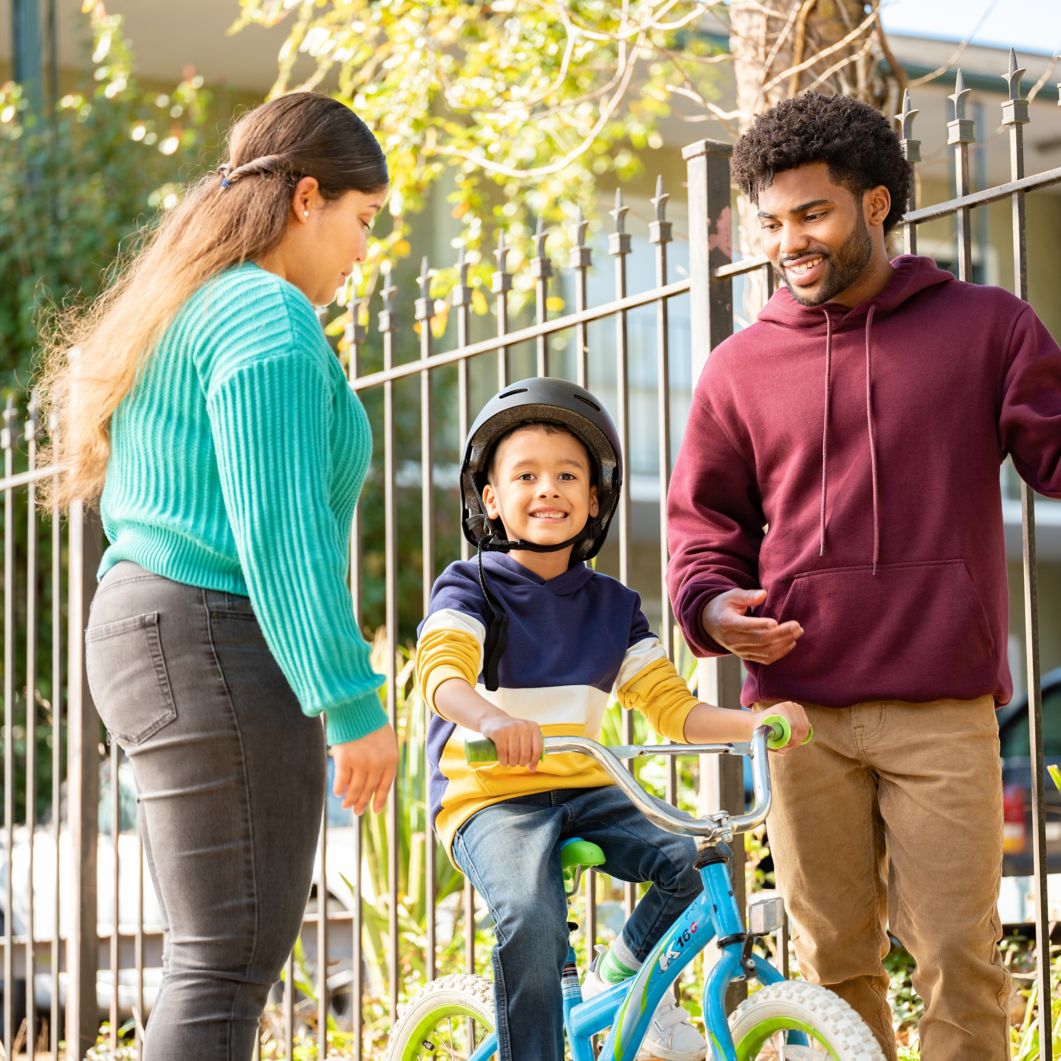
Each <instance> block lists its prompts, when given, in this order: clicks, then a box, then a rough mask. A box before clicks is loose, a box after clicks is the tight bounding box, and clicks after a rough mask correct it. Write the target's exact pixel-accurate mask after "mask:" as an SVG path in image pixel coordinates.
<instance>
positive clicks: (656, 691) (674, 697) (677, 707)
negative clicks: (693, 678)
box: [618, 656, 699, 741]
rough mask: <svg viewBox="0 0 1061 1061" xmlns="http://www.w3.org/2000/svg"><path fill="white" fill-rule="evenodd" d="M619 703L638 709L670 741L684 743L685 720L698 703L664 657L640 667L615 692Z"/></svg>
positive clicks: (627, 707)
mask: <svg viewBox="0 0 1061 1061" xmlns="http://www.w3.org/2000/svg"><path fill="white" fill-rule="evenodd" d="M618 697H619V703H620V704H622V705H623V707H625V708H626V709H627V710H634V709H636V710H638V711H640V712H641V714H643V715H644V716H645V718H647V719H648V722H649V725H651V726H652V728H653V729H654V730H655V731H656V732H657V733H659V734H662V735H663V736H664V737H670V739H671V740H676V741H684V740H685V720H686V719H687V718H688V717H689V713H690V712H691V711H692V709H693V708H694V707H696V705H697V703H698V702H699V701H698V700H697V699H696V697H695V696H693V694H692V693H691V692H689V686H687V685H686V684H685V682H684V680H683V679H682V676H681V675H680V674H679V673H678V672H677V671H676V670H675V669H674V664H673V663H671V661H670V660H669V659H667V658H666V656H664V657H663V658H662V659H655V660H653V661H652V662H651V663H649V664H647V665H646V666H644V667H642V668H641V669H640V670H639V671H638V672H637V673H636V674H635V675H634V676H633V677H632V678H630V680H629V681H627V682H626V683H625V684H624V685H622V686H621V687H620V688H619V689H618Z"/></svg>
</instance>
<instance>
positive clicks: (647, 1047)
mask: <svg viewBox="0 0 1061 1061" xmlns="http://www.w3.org/2000/svg"><path fill="white" fill-rule="evenodd" d="M599 961H600V956H599V955H598V956H597V958H596V960H595V961H594V962H593V965H592V966H590V969H589V972H587V973H586V975H585V978H584V979H583V981H582V997H583V998H593V997H594V996H595V995H599V994H600V993H601V992H602V991H607V990H608V988H610V987H615V986H616V985H615V984H606V983H605V982H604V981H603V980H602V979H601V978H600V976H599V975H598V973H597V964H598V962H599ZM637 1056H638V1061H647V1059H648V1058H660V1059H661V1061H704V1058H705V1057H706V1056H707V1043H706V1042H705V1041H704V1037H703V1036H702V1035H701V1034H700V1033H699V1032H698V1031H697V1030H696V1029H695V1028H694V1027H693V1026H692V1025H691V1024H690V1023H689V1015H688V1014H687V1013H686V1012H685V1010H684V1009H682V1008H681V1006H679V1005H678V1004H677V1003H676V1002H675V1001H674V995H672V994H671V992H670V991H667V992H666V993H665V994H664V996H663V998H662V999H661V1000H660V1003H659V1005H658V1006H657V1007H656V1012H655V1013H654V1014H653V1015H652V1022H651V1023H650V1024H649V1026H648V1033H647V1034H646V1035H645V1041H644V1042H643V1043H642V1044H641V1049H640V1050H639V1051H638V1053H637Z"/></svg>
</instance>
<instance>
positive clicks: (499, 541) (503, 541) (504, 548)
mask: <svg viewBox="0 0 1061 1061" xmlns="http://www.w3.org/2000/svg"><path fill="white" fill-rule="evenodd" d="M591 525H592V520H590V521H589V522H588V523H587V524H586V525H585V527H583V528H582V530H580V531H579V532H578V534H576V535H575V536H574V537H573V538H568V539H567V541H566V542H557V543H556V544H555V545H539V544H538V543H537V542H527V541H524V540H523V539H522V538H518V539H517V540H516V541H512V540H511V539H509V538H499V537H498V536H497V535H496V534H493V533H490V534H487V535H485V536H484V537H482V538H480V539H479V550H480V552H481V551H482V550H484V549H485V550H487V551H488V552H494V553H510V552H512V551H513V550H514V549H523V550H526V551H527V552H528V553H558V552H560V550H561V549H567V548H568V547H569V546H572V545H578V543H579V542H582V541H585V540H586V539H587V538H588V537H589V536H590V533H589V532H590V526H591Z"/></svg>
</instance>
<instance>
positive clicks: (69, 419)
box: [37, 92, 388, 507]
mask: <svg viewBox="0 0 1061 1061" xmlns="http://www.w3.org/2000/svg"><path fill="white" fill-rule="evenodd" d="M304 176H312V177H315V178H316V179H317V182H318V184H319V186H320V191H321V194H322V195H323V196H324V198H325V199H336V198H338V197H339V196H341V195H342V194H343V193H344V192H347V191H350V190H356V191H360V192H365V193H369V192H374V191H378V190H379V189H380V188H382V187H384V186H385V185H386V184H387V183H388V174H387V163H386V160H385V159H384V157H383V152H382V150H381V149H380V146H379V144H378V143H377V142H376V139H375V137H374V136H373V135H372V133H371V132H370V131H369V129H368V127H367V126H366V125H365V124H364V122H362V121H361V119H360V118H358V117H357V115H356V114H354V113H353V111H351V110H350V109H349V108H348V107H346V106H345V105H344V104H342V103H339V102H338V101H336V100H333V99H331V98H330V97H328V96H322V95H318V94H316V93H312V92H293V93H291V94H289V95H287V96H281V97H279V98H278V99H275V100H272V101H270V102H269V103H264V104H262V105H261V106H260V107H256V108H255V109H254V110H252V111H250V112H248V113H247V114H246V115H244V116H243V117H242V118H241V119H240V120H239V121H238V122H237V123H236V124H235V125H234V126H233V128H232V130H231V133H230V136H229V153H228V162H227V163H226V164H225V165H224V166H222V167H220V168H219V170H218V172H217V173H212V174H210V175H209V176H206V177H203V178H201V179H200V180H199V181H197V182H196V183H194V184H192V185H190V186H189V187H188V189H187V190H186V193H185V195H184V197H183V198H182V200H181V202H180V203H179V205H178V206H176V207H174V208H173V209H172V210H170V211H169V212H168V213H167V214H166V215H165V216H164V217H163V218H162V219H161V222H160V223H159V224H158V226H157V227H156V228H154V229H150V230H145V231H144V232H142V233H141V235H140V238H139V240H138V241H137V246H135V247H134V248H133V250H132V252H131V253H129V254H127V255H125V256H123V257H122V258H120V259H119V261H118V262H116V263H115V265H114V266H112V275H113V280H112V282H111V283H110V284H109V286H108V287H107V288H106V290H105V291H104V292H103V293H102V294H101V295H100V296H99V297H98V298H97V299H96V300H95V301H94V302H92V303H90V304H89V305H87V306H84V307H82V308H80V309H77V310H74V311H72V312H67V313H66V314H64V315H62V316H58V317H57V318H56V319H55V320H54V321H53V322H52V327H51V334H50V336H48V338H47V340H46V344H45V352H44V357H43V361H42V365H41V369H40V373H39V378H38V382H37V386H38V388H39V391H40V397H41V402H42V405H43V407H44V410H45V413H46V414H49V413H50V414H54V419H53V420H52V423H53V424H54V425H55V426H54V427H53V440H52V446H51V452H50V454H49V457H50V459H52V460H56V461H58V462H60V463H61V464H62V465H63V468H64V474H63V475H62V476H61V477H60V480H59V485H58V487H57V494H56V496H55V500H56V501H58V503H59V504H60V505H61V506H63V507H66V506H68V505H69V504H70V503H71V502H72V501H75V500H81V501H84V502H86V503H89V504H91V503H93V502H95V501H96V500H97V499H98V498H99V495H100V492H101V491H102V489H103V479H104V474H105V472H106V468H107V461H108V458H109V456H110V423H111V417H112V416H113V414H114V411H115V409H117V407H118V405H119V404H120V403H121V401H122V399H123V398H124V397H125V396H126V395H127V394H128V393H129V391H130V390H131V389H132V387H133V385H134V383H135V382H136V379H137V377H138V375H139V373H140V372H141V370H142V368H143V366H144V363H145V361H146V359H147V358H148V357H150V355H151V352H152V350H153V349H154V348H155V346H156V345H157V343H158V341H159V339H160V338H161V336H162V333H163V332H164V331H165V330H166V327H167V326H168V325H169V324H170V322H171V321H172V320H173V318H174V317H175V316H176V314H177V312H178V311H179V310H180V308H181V306H182V305H183V304H184V303H185V302H186V301H187V300H188V298H189V297H190V296H191V295H192V294H193V293H194V292H195V291H196V290H197V289H198V288H199V287H201V286H202V285H203V283H204V282H205V281H207V280H208V279H210V277H212V276H214V275H215V274H217V273H219V272H221V271H222V270H223V269H227V268H229V267H230V266H233V265H237V264H239V263H241V262H246V261H257V260H259V259H260V258H262V257H263V256H264V255H267V254H268V253H269V252H270V251H272V250H274V249H275V248H276V247H277V246H278V245H279V244H280V241H281V240H282V239H283V236H284V233H285V232H286V230H287V225H288V223H289V215H290V210H291V198H292V194H293V191H294V187H295V185H296V184H297V183H298V181H299V180H300V179H301V178H302V177H304ZM45 422H48V421H47V420H46V421H45ZM44 500H45V503H50V502H51V498H46V499H44Z"/></svg>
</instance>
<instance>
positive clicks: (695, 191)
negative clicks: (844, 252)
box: [682, 140, 747, 1009]
mask: <svg viewBox="0 0 1061 1061" xmlns="http://www.w3.org/2000/svg"><path fill="white" fill-rule="evenodd" d="M732 150H733V148H732V146H731V145H729V144H725V143H722V142H720V141H717V140H700V141H698V142H696V143H694V144H690V145H689V146H688V147H686V148H685V150H684V151H683V152H682V154H683V157H684V158H685V161H686V167H687V177H688V190H689V304H690V338H691V342H692V359H693V386H694V387H695V385H696V381H697V379H699V376H700V372H701V371H702V370H703V367H704V364H705V363H706V361H707V358H708V357H709V356H710V353H711V351H712V350H713V349H714V348H715V347H716V346H718V344H719V343H721V342H722V341H723V340H724V339H726V338H727V337H728V336H730V335H732V334H733V281H732V280H731V279H730V278H729V277H721V278H720V277H716V276H715V275H714V272H715V270H717V269H718V268H719V267H720V266H724V265H729V264H731V262H732V261H733V238H732V233H733V217H734V215H733V209H732V206H731V202H730V164H729V159H730V154H731V153H732ZM697 684H698V687H699V694H700V696H701V698H702V699H704V700H706V701H707V702H708V703H713V704H722V705H723V706H725V707H738V706H739V705H740V687H741V667H740V661H739V660H738V659H737V657H736V656H725V657H722V658H721V659H710V660H703V661H701V663H700V665H699V667H698V668H697ZM700 799H701V804H702V805H703V807H704V808H705V809H707V810H717V809H719V808H725V809H726V810H730V811H734V812H739V811H740V810H742V809H743V806H744V772H743V770H742V768H741V760H740V759H738V758H735V757H733V756H718V755H707V756H703V757H702V769H701V772H700ZM731 869H732V876H733V890H734V894H735V896H736V900H737V903H738V905H739V906H740V907H742V908H743V906H744V904H745V902H746V898H747V897H746V895H745V888H744V838H743V837H740V836H739V837H736V838H735V839H734V843H733V863H732V867H731ZM708 953H709V954H710V953H711V952H708ZM709 960H710V958H709ZM746 991H747V989H746V988H745V987H744V985H743V984H732V985H731V986H730V990H729V992H728V994H727V1000H726V1001H727V1004H728V1006H729V1008H730V1009H732V1008H734V1007H735V1006H736V1005H737V1004H738V1003H739V1002H740V1001H741V1000H742V999H743V997H744V996H745V994H746Z"/></svg>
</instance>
